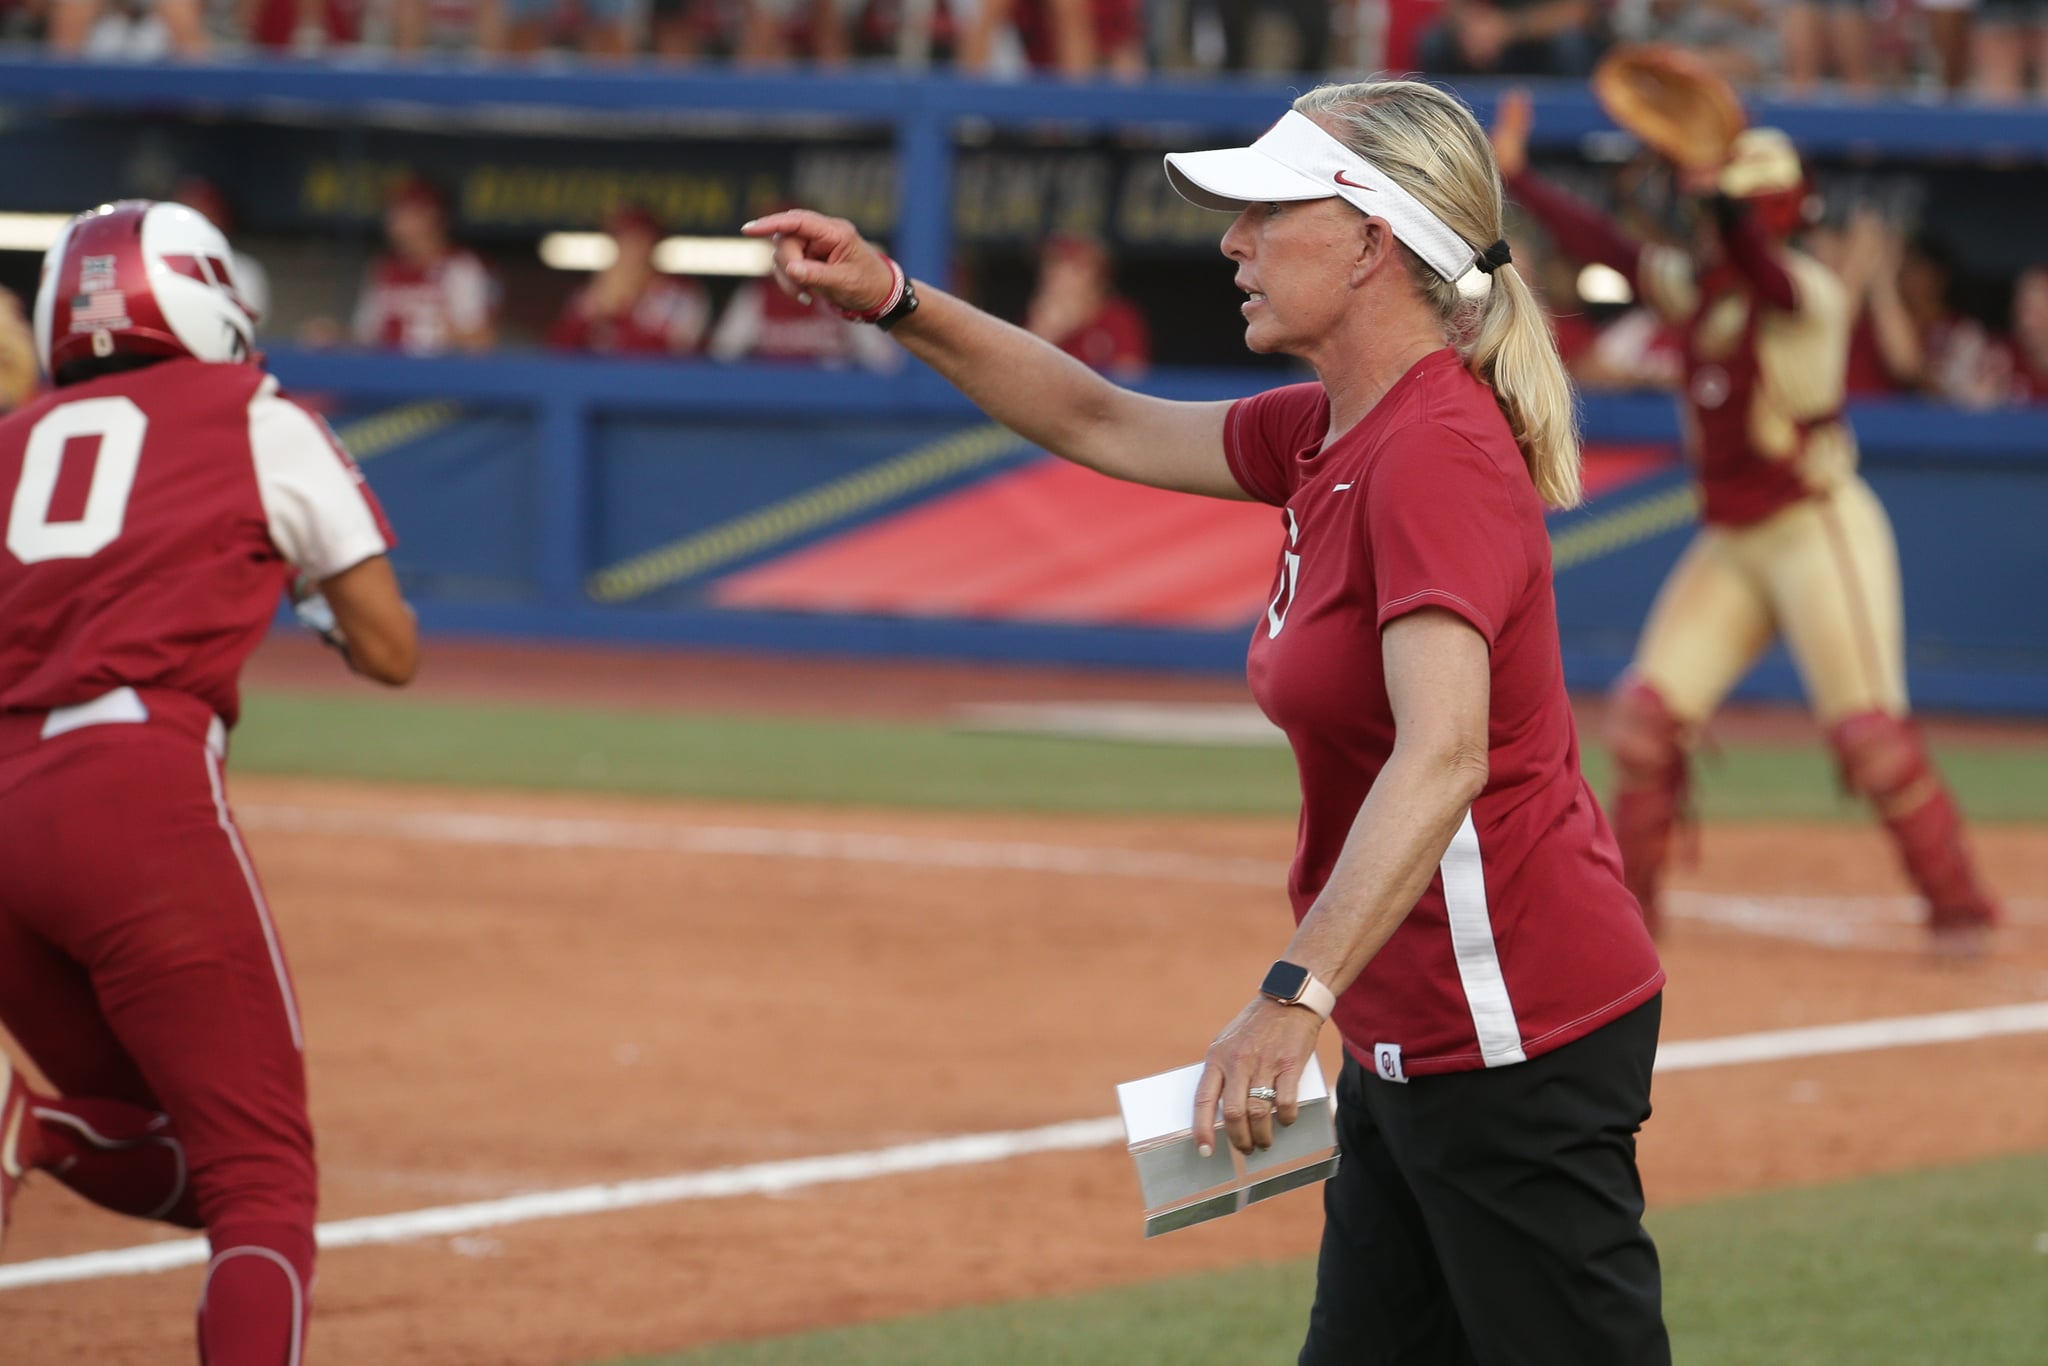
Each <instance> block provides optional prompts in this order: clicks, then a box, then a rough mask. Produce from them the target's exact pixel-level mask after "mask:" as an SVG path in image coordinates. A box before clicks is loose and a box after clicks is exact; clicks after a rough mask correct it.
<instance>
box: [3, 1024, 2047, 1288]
mask: <svg viewBox="0 0 2048 1366" xmlns="http://www.w3.org/2000/svg"><path fill="white" fill-rule="evenodd" d="M2039 1033H2048V1001H2034V1002H2028V1003H2024V1004H2020V1005H2006V1006H1989V1007H1986V1008H1984V1009H1980V1010H1955V1011H1946V1012H1943V1013H1940V1014H1934V1015H1908V1016H1899V1017H1895V1018H1892V1019H1883V1020H1858V1021H1855V1022H1853V1023H1850V1024H1840V1025H1818V1026H1814V1027H1811V1028H1805V1029H1776V1030H1770V1031H1767V1032H1765V1033H1760V1034H1734V1035H1728V1036H1726V1037H1723V1038H1718V1039H1686V1040H1680V1041H1678V1042H1675V1043H1667V1044H1665V1045H1663V1047H1662V1048H1660V1049H1659V1050H1658V1053H1657V1070H1658V1071H1659V1072H1696V1071H1701V1070H1703V1069H1706V1068H1711V1067H1732V1066H1737V1065H1740V1064H1744V1063H1761V1062H1785V1061H1791V1060H1793V1059H1798V1058H1817V1057H1827V1056H1830V1055H1833V1054H1839V1053H1862V1052H1870V1051H1874V1050H1878V1049H1886V1048H1904V1047H1911V1046H1915V1045H1921V1044H1940V1043H1966V1042H1970V1041H1972V1040H1976V1039H1990V1038H1998V1037H2001V1036H2006V1035H2014V1034H2039ZM1123 1138H1124V1129H1123V1122H1122V1121H1121V1120H1120V1119H1117V1118H1115V1117H1114V1116H1112V1117H1108V1118H1104V1119H1082V1120H1073V1121H1070V1122H1068V1123H1065V1124H1049V1125H1045V1126H1043V1127H1041V1128H1036V1129H1013V1130H1009V1131H1007V1132H1002V1133H987V1134H963V1135H960V1136H958V1137H953V1138H937V1139H929V1140H926V1141H924V1142H919V1143H906V1144H901V1145H899V1146H897V1147H893V1148H877V1149H872V1150H869V1151H867V1152H856V1153H836V1154H831V1155H828V1156H824V1157H800V1158H793V1159H789V1160H786V1161H779V1162H760V1163H755V1164H753V1165H750V1166H745V1167H721V1168H717V1169H715V1170H712V1171H704V1172H684V1173H682V1174H679V1175H676V1176H658V1177H650V1178H647V1179H645V1180H639V1181H618V1182H611V1183H608V1184H605V1185H596V1186H572V1187H569V1188H567V1189H564V1190H553V1191H533V1192H531V1193H529V1194H525V1195H513V1196H506V1197H503V1198H500V1199H495V1200H478V1201H474V1202H471V1203H468V1204H461V1205H442V1206H439V1207H436V1208H431V1209H419V1210H408V1211H405V1212H403V1213H399V1214H379V1215H372V1216H369V1217H367V1218H362V1219H344V1220H341V1221H339V1222H336V1223H331V1224H322V1225H321V1226H320V1229H319V1239H320V1246H321V1247H323V1248H341V1247H363V1246H368V1245H371V1244H388V1243H403V1242H410V1241H413V1240H415V1239H419V1238H434V1237H446V1236H450V1235H454V1234H461V1233H473V1232H475V1231H476V1230H478V1229H486V1228H498V1227H502V1226H504V1225H507V1224H529V1223H537V1222H539V1221H541V1220H546V1219H566V1218H570V1217H572V1216H575V1215H579V1214H603V1213H607V1212H610V1211H613V1210H626V1209H641V1208H645V1207H647V1206H649V1205H669V1204H678V1203H681V1202H684V1201H692V1200H725V1199H731V1198H733V1197H735V1196H743V1195H781V1194H787V1193H788V1192H791V1191H797V1190H804V1189H807V1188H809V1187H812V1186H826V1185H837V1184H843V1183H847V1182H853V1181H874V1180H878V1179H880V1178H883V1177H888V1176H903V1175H910V1174H913V1173H918V1172H929V1171H939V1170H943V1169H945V1168H948V1167H974V1166H984V1165H987V1164H990V1163H995V1162H1006V1161H1009V1160H1011V1159H1013V1158H1018V1157H1025V1156H1028V1155H1030V1154H1033V1153H1050V1152H1070V1151H1077V1150H1082V1149H1088V1148H1101V1147H1107V1146H1108V1145H1110V1144H1113V1143H1120V1142H1122V1141H1123ZM206 1258H207V1248H206V1243H205V1242H204V1240H202V1239H198V1238H183V1239H179V1240H177V1241H175V1242H163V1243H146V1244H143V1245H142V1246H139V1247H126V1248H116V1249H113V1250H110V1251H105V1252H87V1253H81V1254H79V1255H77V1256H73V1257H48V1258H44V1259H42V1260H40V1261H33V1262H22V1263H20V1264H18V1265H15V1266H0V1290H18V1289H22V1288H24V1287H27V1286H35V1285H54V1284H58V1283H60V1282H64V1281H85V1280H99V1279H101V1278H104V1277H109V1276H142V1275H148V1274H150V1273H153V1272H159V1271H170V1270H174V1269H177V1268H180V1267H187V1266H199V1265H201V1264H203V1263H204V1262H205V1261H206Z"/></svg>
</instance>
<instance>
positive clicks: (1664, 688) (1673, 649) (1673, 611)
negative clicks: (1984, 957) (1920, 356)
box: [1493, 92, 1998, 951]
mask: <svg viewBox="0 0 2048 1366" xmlns="http://www.w3.org/2000/svg"><path fill="white" fill-rule="evenodd" d="M1531 119H1532V114H1531V107H1530V102H1529V97H1528V96H1527V95H1526V94H1524V93H1522V92H1511V93H1509V94H1508V95H1506V96H1505V97H1503V99H1502V101H1501V104H1500V108H1499V112H1498V115H1497V118H1496V121H1495V124H1494V128H1493V143H1494V153H1495V156H1496V158H1497V159H1498V161H1499V163H1500V167H1501V172H1502V179H1503V181H1504V182H1505V184H1506V186H1507V188H1508V190H1509V192H1510V193H1511V194H1512V195H1513V196H1514V197H1515V198H1516V199H1517V200H1519V201H1520V202H1521V204H1522V206H1523V207H1524V208H1526V209H1527V210H1529V212H1530V213H1532V214H1534V215H1535V216H1536V218H1537V219H1538V220H1539V221H1541V222H1542V224H1543V226H1544V227H1545V228H1546V229H1547V230H1548V231H1549V233H1550V235H1551V237H1552V239H1553V240H1555V241H1556V242H1557V243H1558V245H1559V246H1560V247H1561V248H1562V249H1564V250H1567V251H1570V252H1572V253H1573V254H1575V255H1577V256H1579V257H1581V258H1584V259H1587V260H1592V261H1598V262H1600V263H1602V264H1604V265H1608V266H1611V267H1613V268H1614V269H1615V270H1618V271H1620V272H1622V273H1623V274H1624V275H1626V276H1628V278H1629V281H1630V283H1631V284H1632V285H1633V286H1634V287H1635V290H1636V294H1637V296H1638V297H1639V298H1641V299H1643V300H1644V302H1646V303H1647V304H1649V305H1650V307H1652V308H1654V309H1655V310H1656V311H1657V312H1658V313H1659V314H1661V315H1662V316H1663V317H1664V318H1665V319H1666V320H1667V321H1668V322H1669V323H1671V324H1672V325H1673V326H1674V327H1676V328H1677V329H1679V330H1680V332H1681V334H1682V340H1683V358H1684V380H1683V388H1682V390H1681V393H1680V401H1681V413H1682V415H1683V417H1684V425H1685V440H1686V447H1687V450H1688V452H1689V453H1690V455H1691V458H1692V462H1693V472H1694V477H1695V478H1696V479H1697V480H1698V482H1699V487H1700V494H1701V501H1702V506H1703V516H1704V520H1705V522H1706V525H1705V527H1704V528H1703V529H1702V530H1701V531H1700V533H1699V535H1698V536H1696V537H1695V538H1694V539H1693V542H1692V544H1691V545H1690V546H1688V547H1687V548H1686V551H1685V553H1684V555H1683V556H1682V557H1680V559H1679V561H1678V564H1677V565H1676V567H1674V568H1673V569H1672V571H1671V575H1670V577H1669V578H1668V579H1666V580H1665V583H1664V587H1663V589H1662V591H1661V592H1659V594H1658V596H1657V601H1656V604H1655V606H1653V607H1652V608H1651V609H1650V619H1649V621H1648V622H1647V623H1646V624H1645V626H1644V627H1643V634H1642V637H1641V639H1640V640H1639V641H1638V643H1637V646H1636V655H1635V659H1634V661H1633V663H1632V664H1631V665H1630V667H1629V670H1628V672H1627V673H1626V674H1625V675H1623V677H1622V680H1621V682H1620V684H1619V685H1618V687H1617V689H1616V692H1615V695H1614V698H1613V707H1612V710H1611V713H1610V720H1609V724H1608V733H1607V739H1608V744H1609V746H1610V747H1611V749H1612V750H1613V752H1614V759H1615V767H1616V772H1617V780H1618V781H1617V787H1616V790H1615V794H1614V800H1613V802H1612V804H1611V807H1610V809H1611V811H1612V813H1613V819H1614V829H1615V835H1616V837H1617V838H1618V839H1619V841H1620V843H1621V853H1622V861H1623V863H1624V865H1625V867H1626V870H1627V876H1628V884H1629V889H1630V890H1631V891H1633V892H1634V893H1635V894H1636V898H1637V899H1638V900H1639V901H1641V902H1642V904H1643V911H1644V914H1645V915H1646V916H1647V917H1648V918H1649V920H1650V923H1651V925H1652V927H1653V928H1654V927H1655V925H1656V923H1657V896H1658V887H1659V884H1660V883H1661V882H1662V880H1663V875H1664V867H1665V864H1666V862H1667V861H1668V860H1669V857H1670V850H1671V835H1672V831H1673V828H1674V826H1675V825H1676V823H1677V821H1678V819H1679V816H1680V814H1681V812H1682V811H1683V810H1684V808H1685V805H1686V793H1687V786H1688V776H1687V752H1688V750H1689V749H1690V748H1691V746H1692V745H1693V744H1694V742H1695V741H1696V739H1697V737H1698V735H1699V731H1700V728H1701V726H1703V725H1704V724H1705V723H1706V721H1707V719H1708V718H1709V717H1710V716H1712V715H1713V713H1714V710H1715V708H1717V707H1718V706H1720V704H1721V702H1722V700H1723V699H1724V698H1725V697H1727V695H1728V693H1729V692H1730V691H1731V690H1732V689H1733V688H1734V687H1735V685H1736V684H1737V683H1738V682H1740V681H1741V679H1742V676H1743V675H1744V674H1746V673H1747V672H1749V670H1750V667H1751V666H1752V665H1754V664H1755V663H1756V661H1757V659H1758V657H1760V656H1761V655H1762V654H1763V652H1764V651H1765V650H1766V649H1767V648H1769V646H1770V644H1771V641H1772V640H1773V639H1774V638H1776V637H1778V636H1782V637H1784V640H1785V644H1786V646H1787V648H1789V649H1790V650H1791V652H1792V659H1793V662H1794V663H1795V664H1796V665H1797V666H1798V668H1799V673H1800V677H1801V679H1802V680H1803V681H1804V683H1805V687H1806V694H1807V699H1808V701H1809V702H1810V704H1811V705H1812V707H1813V710H1814V713H1815V715H1816V717H1817V718H1818V719H1819V721H1820V723H1821V725H1822V726H1823V727H1824V728H1825V729H1826V731H1827V736H1828V743H1829V745H1830V746H1831V747H1832V748H1833V750H1834V752H1835V758H1836V761H1837V762H1838V763H1839V765H1840V767H1841V772H1842V778H1843V782H1844V784H1845V785H1846V786H1847V787H1848V788H1849V789H1850V790H1851V791H1853V792H1856V793H1859V794H1861V795H1863V796H1865V797H1868V798H1869V799H1870V801H1871V802H1872V803H1873V804H1874V805H1875V806H1876V808H1877V812H1878V816H1879V818H1880V819H1881V820H1882V821H1883V822H1884V827H1885V830H1886V831H1887V833H1889V834H1890V836H1891V838H1892V842H1893V844H1894V845H1895V846H1896V847H1897V849H1898V851H1899V857H1900V859H1901V860H1902V861H1903V863H1904V864H1905V868H1906V874H1907V876H1908V877H1910V878H1911V879H1912V881H1913V885H1914V886H1915V887H1917V888H1918V889H1919V891H1920V894H1921V896H1922V897H1924V898H1925V899H1926V902H1927V924H1928V927H1929V929H1930V931H1931V932H1932V934H1933V935H1934V942H1935V945H1936V947H1937V949H1944V950H1957V951H1969V950H1974V949H1976V948H1979V947H1981V945H1982V942H1983V939H1984V937H1985V935H1986V933H1987V931H1988V930H1989V928H1990V927H1991V926H1992V925H1994V924H1995V923H1997V920H1998V907H1997V904H1996V902H1995V901H1994V900H1993V898H1992V895H1991V893H1990V892H1989V891H1988V890H1987V889H1986V888H1985V886H1984V884H1983V882H1982V881H1981V880H1980V879H1979V877H1978V875H1977V871H1976V869H1975V867H1974V865H1973V863H1972V860H1971V858H1970V854H1969V851H1968V850H1967V848H1966V847H1965V845H1964V842H1963V821H1962V815H1961V812H1960V811H1959V809H1958V808H1957V806H1956V803H1955V799H1954V798H1953V797H1952V796H1951V795H1950V794H1949V791H1948V788H1947V786H1946V785H1945V784H1944V783H1943V782H1942V779H1941V775H1940V773H1939V772H1938V771H1937V770H1936V769H1935V766H1934V763H1933V761H1932V760H1931V759H1930V758H1929V757H1928V754H1927V751H1926V749H1925V747H1924V746H1923V745H1922V743H1921V740H1920V735H1919V732H1918V730H1917V729H1916V728H1915V727H1914V725H1913V723H1912V721H1911V719H1910V717H1909V715H1908V707H1907V702H1906V668H1905V646H1904V636H1905V622H1904V615H1905V614H1904V608H1903V604H1902V601H1901V595H1900V588H1899V563H1898V547H1897V545H1896V544H1895V543H1894V541H1893V539H1892V528H1891V522H1890V521H1889V519H1887V518H1886V516H1885V511H1884V507H1883V505H1882V504H1881V503H1879V502H1878V500H1877V495H1876V494H1875V493H1873V492H1872V491H1871V489H1870V486H1869V485H1868V484H1867V483H1865V482H1864V481H1863V479H1862V478H1861V477H1860V476H1859V475H1858V474H1857V473H1856V438H1855V435H1854V434H1853V433H1852V432H1851V431H1850V428H1849V423H1848V420H1847V418H1846V417H1845V416H1844V415H1843V412H1842V397H1843V381H1844V376H1845V374H1846V371H1847V366H1848V356H1849V332H1850V317H1851V315H1850V312H1849V305H1848V301H1847V299H1846V298H1845V297H1844V295H1843V292H1842V287H1841V285H1840V283H1839V282H1838V281H1837V280H1836V279H1835V277H1834V276H1833V275H1832V274H1830V273H1829V272H1828V270H1827V269H1826V268H1825V267H1824V266H1822V265H1821V264H1820V263H1819V262H1817V261H1815V260H1814V259H1813V258H1812V257H1810V256H1807V255H1806V254H1805V253H1803V252H1801V251H1798V250H1796V249H1795V248H1793V247H1792V246H1791V245H1789V243H1788V241H1787V239H1788V238H1789V237H1790V236H1791V235H1792V234H1793V233H1794V232H1796V231H1797V229H1798V226H1799V224H1800V222H1801V221H1802V220H1801V210H1802V208H1803V206H1804V203H1805V200H1806V199H1807V197H1808V195H1809V193H1810V189H1809V187H1808V185H1807V183H1806V175H1805V171H1804V168H1803V167H1802V166H1801V165H1800V162H1799V155H1798V153H1797V152H1796V151H1795V150H1794V149H1793V147H1792V143H1791V141H1790V139H1788V138H1787V137H1786V136H1785V135H1784V134H1783V133H1782V132H1779V131H1778V130H1777V129H1772V128H1753V129H1750V130H1748V131H1746V132H1744V133H1743V134H1742V135H1741V136H1740V137H1739V138H1738V139H1737V140H1736V142H1735V146H1734V151H1733V155H1732V156H1731V158H1730V159H1729V161H1728V163H1727V164H1726V165H1725V166H1723V167H1720V168H1717V169H1715V170H1713V171H1710V172H1707V173H1704V174H1698V175H1693V174H1691V173H1688V177H1689V178H1688V183H1687V189H1688V190H1689V192H1690V193H1691V194H1692V196H1693V199H1692V202H1693V204H1694V205H1695V207H1696V208H1697V210H1698V223H1699V231H1698V234H1697V237H1696V241H1695V244H1694V246H1693V248H1692V250H1690V251H1686V250H1683V249H1681V248H1678V247H1672V246H1663V245H1657V244H1644V243H1641V242H1637V241H1635V240H1634V239H1632V238H1631V237H1629V236H1628V235H1627V234H1625V233H1624V232H1623V231H1622V230H1621V229H1620V228H1619V227H1618V226H1616V225H1615V224H1614V223H1613V222H1611V221H1610V220H1609V219H1607V218H1606V217H1604V216H1602V215H1601V214H1599V213H1597V212H1595V211H1594V210H1592V209H1591V208H1589V207H1587V206H1586V205H1584V204H1582V203H1580V202H1579V201H1578V200H1576V199H1574V198H1572V197H1571V196H1570V195H1568V194H1566V193H1564V192H1563V191H1561V190H1559V189H1558V188H1556V187H1555V186H1553V185H1551V184H1549V183H1548V182H1546V181H1545V180H1543V179H1542V178H1541V177H1539V176H1537V175H1536V174H1535V173H1534V172H1533V171H1531V170H1530V169H1529V165H1528V136H1529V127H1530V123H1531Z"/></svg>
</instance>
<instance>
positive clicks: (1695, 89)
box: [1593, 43, 1749, 170]
mask: <svg viewBox="0 0 2048 1366" xmlns="http://www.w3.org/2000/svg"><path fill="white" fill-rule="evenodd" d="M1593 95H1594V97H1595V98H1596V99H1598V100H1599V101H1600V107H1601V108H1602V109H1605V110H1606V111H1607V117H1609V118H1611V119H1613V120H1614V121H1615V122H1616V123H1618V124H1620V125H1621V126H1622V127H1623V128H1626V129H1627V130H1628V131H1629V132H1631V133H1634V134H1635V135H1636V136H1637V137H1638V138H1641V139H1642V140H1643V142H1644V144H1645V145H1647V146H1648V147H1649V148H1650V149H1651V150H1652V151H1654V152H1656V153H1657V154H1658V155H1660V156H1662V157H1663V158H1664V159H1665V160H1667V161H1669V162H1670V163H1671V164H1672V165H1674V166H1677V167H1678V168H1680V169H1681V170H1711V169H1714V168H1717V167H1719V166H1721V165H1722V164H1723V163H1724V162H1726V161H1727V160H1728V152H1729V148H1730V147H1731V146H1732V145H1733V144H1734V142H1735V136H1736V134H1738V133H1740V132H1741V131H1742V130H1743V129H1744V128H1745V127H1747V126H1748V123H1749V117H1748V115H1746V114H1745V113H1744V112H1743V109H1742V99H1741V97H1740V96H1738V95H1737V94H1736V93H1735V87H1734V86H1732V85H1730V84H1729V83H1728V81H1727V80H1726V78H1724V77H1723V76H1722V75H1721V74H1720V73H1719V72H1717V71H1715V70H1714V69H1713V68H1712V67H1710V66H1708V65H1707V64H1706V63H1705V62H1704V61H1702V60H1701V59H1700V58H1698V57H1696V56H1694V55H1693V54H1692V53H1690V52H1688V51H1686V50H1685V49H1684V48H1681V47H1673V46H1671V45H1670V44H1668V43H1627V44H1623V45H1621V46H1618V47H1614V48H1611V49H1609V50H1608V53H1607V55H1606V56H1605V57H1603V58H1601V59H1600V65H1599V66H1597V67H1595V68H1594V69H1593Z"/></svg>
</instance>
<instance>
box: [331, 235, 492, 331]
mask: <svg viewBox="0 0 2048 1366" xmlns="http://www.w3.org/2000/svg"><path fill="white" fill-rule="evenodd" d="M497 305H498V291H497V285H496V283H495V282H494V281H493V280H492V279H491V272H490V270H489V269H488V268H487V267H485V265H484V263H483V261H482V260H481V259H479V258H478V256H477V255H476V253H475V252H472V251H465V250H463V249H461V248H457V249H455V250H453V251H451V252H449V253H448V254H447V255H446V256H443V257H442V258H441V259H440V260H438V261H436V262H434V263H433V264H432V265H429V266H417V265H414V264H412V263H411V262H409V261H402V260H399V259H398V258H397V257H395V256H380V257H378V258H377V260H376V261H375V262H373V263H372V264H371V266H370V271H369V274H368V275H367V276H366V277H365V278H364V280H363V294H362V298H361V299H359V300H358V301H357V303H356V321H355V333H356V340H357V341H358V342H361V343H362V344H363V345H364V346H381V347H387V348H390V349H392V350H397V351H404V352H406V353H408V354H410V355H415V356H432V355H438V354H440V353H441V352H443V351H447V350H449V349H450V348H451V347H453V346H454V345H455V341H456V338H458V337H460V336H462V335H464V334H466V333H472V332H476V331H479V330H481V329H482V328H484V327H487V326H489V325H490V323H491V320H492V318H493V317H494V316H495V315H496V313H497Z"/></svg>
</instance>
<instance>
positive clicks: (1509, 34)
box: [1415, 0, 1603, 76]
mask: <svg viewBox="0 0 2048 1366" xmlns="http://www.w3.org/2000/svg"><path fill="white" fill-rule="evenodd" d="M1600 17H1601V13H1600V6H1599V5H1598V4H1597V3H1595V0H1449V2H1448V3H1447V4H1446V5H1445V6H1444V17H1443V20H1442V22H1441V23H1439V24H1438V25H1437V26H1436V27H1435V28H1433V29H1430V30H1429V31H1428V32H1426V33H1424V34H1423V35H1422V41H1421V42H1420V43H1419V44H1418V45H1417V47H1416V50H1415V56H1416V61H1417V63H1418V64H1419V65H1420V66H1421V67H1422V69H1423V70H1424V71H1428V72H1431V73H1433V74H1436V75H1441V76H1586V75H1590V74H1592V71H1593V63H1594V62H1595V61H1596V60H1598V58H1599V56H1600V47H1601V40H1602V37H1603V31H1602V28H1601V23H1600Z"/></svg>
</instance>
